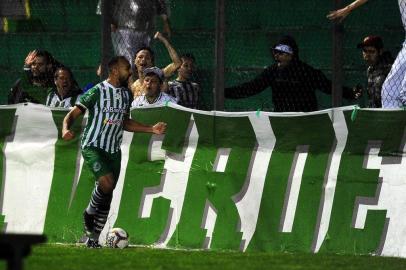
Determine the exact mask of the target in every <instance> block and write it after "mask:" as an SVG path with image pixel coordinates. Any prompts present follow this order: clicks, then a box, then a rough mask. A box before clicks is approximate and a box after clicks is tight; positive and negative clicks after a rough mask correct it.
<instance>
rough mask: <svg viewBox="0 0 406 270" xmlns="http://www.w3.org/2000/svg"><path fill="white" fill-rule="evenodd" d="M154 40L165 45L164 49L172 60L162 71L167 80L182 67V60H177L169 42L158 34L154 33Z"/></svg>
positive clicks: (177, 56)
mask: <svg viewBox="0 0 406 270" xmlns="http://www.w3.org/2000/svg"><path fill="white" fill-rule="evenodd" d="M154 38H155V39H158V40H160V41H161V42H162V43H163V44H164V45H165V47H166V49H167V50H168V53H169V57H170V58H171V60H172V63H170V64H169V65H167V66H166V67H165V68H164V69H163V70H162V71H163V72H164V75H165V78H169V77H170V76H172V75H173V74H174V73H175V71H176V70H177V69H178V68H179V67H180V66H181V65H182V60H181V59H180V58H179V55H178V53H177V52H176V50H175V48H173V47H172V45H171V44H170V43H169V41H168V40H167V39H166V38H165V37H164V36H163V35H162V34H161V33H160V32H156V34H155V36H154Z"/></svg>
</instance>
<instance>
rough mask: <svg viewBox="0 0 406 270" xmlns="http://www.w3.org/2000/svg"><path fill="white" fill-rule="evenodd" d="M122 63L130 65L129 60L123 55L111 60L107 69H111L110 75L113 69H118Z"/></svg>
mask: <svg viewBox="0 0 406 270" xmlns="http://www.w3.org/2000/svg"><path fill="white" fill-rule="evenodd" d="M121 61H123V62H127V63H129V62H128V60H127V58H125V57H124V56H122V55H119V56H114V57H113V58H111V59H110V61H109V63H108V64H107V67H108V69H109V73H111V71H112V70H113V68H114V67H116V66H117V65H118V63H120V62H121Z"/></svg>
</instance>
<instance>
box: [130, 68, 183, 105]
mask: <svg viewBox="0 0 406 270" xmlns="http://www.w3.org/2000/svg"><path fill="white" fill-rule="evenodd" d="M163 81H164V73H163V71H162V70H161V69H160V68H157V67H150V68H146V69H144V80H143V84H142V87H143V88H142V89H143V92H145V94H143V95H141V96H138V97H136V98H135V99H134V101H133V103H132V104H131V106H132V107H144V106H148V105H163V104H165V103H166V102H172V103H176V100H175V99H174V98H173V97H172V96H170V95H168V94H166V93H164V92H162V91H161V87H162V84H163Z"/></svg>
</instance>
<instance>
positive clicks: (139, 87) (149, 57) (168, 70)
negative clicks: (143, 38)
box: [130, 32, 182, 98]
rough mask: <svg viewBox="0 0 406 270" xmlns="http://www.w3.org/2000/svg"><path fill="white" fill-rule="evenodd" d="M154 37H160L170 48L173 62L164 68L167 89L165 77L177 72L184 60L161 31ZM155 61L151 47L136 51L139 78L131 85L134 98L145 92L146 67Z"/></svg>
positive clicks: (164, 84) (169, 51)
mask: <svg viewBox="0 0 406 270" xmlns="http://www.w3.org/2000/svg"><path fill="white" fill-rule="evenodd" d="M154 38H155V39H159V40H160V41H161V42H162V43H163V44H164V45H165V47H166V49H167V50H168V53H169V56H170V58H171V59H172V63H170V64H169V65H167V66H166V67H165V68H164V69H163V74H164V82H163V84H162V87H163V89H162V90H166V89H167V85H166V82H165V79H166V78H169V77H171V76H172V75H173V74H174V73H175V71H176V70H177V69H178V68H179V67H180V65H181V64H182V60H181V59H180V58H179V56H178V54H177V52H176V51H175V49H174V48H173V47H172V45H171V44H170V43H169V41H168V40H167V39H166V38H165V37H164V36H163V35H162V34H161V33H159V32H157V33H156V34H155V36H154ZM154 61H155V59H154V52H153V51H152V49H151V48H149V47H144V48H141V49H140V50H139V51H138V52H137V53H136V56H135V66H136V69H137V74H138V79H137V80H136V81H135V82H134V83H132V85H131V87H130V88H131V92H132V93H133V95H134V98H135V97H137V96H140V95H142V94H144V92H143V80H144V69H146V68H149V67H152V66H154V65H155V63H154Z"/></svg>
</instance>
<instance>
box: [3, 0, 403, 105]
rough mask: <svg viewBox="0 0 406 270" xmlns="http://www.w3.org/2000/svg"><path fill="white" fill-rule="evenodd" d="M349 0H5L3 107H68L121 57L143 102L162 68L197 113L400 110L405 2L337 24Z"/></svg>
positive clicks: (379, 0)
mask: <svg viewBox="0 0 406 270" xmlns="http://www.w3.org/2000/svg"><path fill="white" fill-rule="evenodd" d="M341 2H342V1H334V0H331V1H321V2H320V1H317V0H306V1H297V0H284V1H282V0H272V1H269V0H250V1H243V0H204V1H202V0H170V1H169V0H153V1H152V0H151V1H144V0H115V1H113V0H110V1H108V0H103V1H98V0H88V1H79V0H54V1H49V0H48V1H40V0H31V1H22V0H18V1H2V2H1V3H2V4H1V5H0V16H1V17H2V20H1V27H2V33H1V34H0V41H1V44H2V48H3V49H2V50H1V52H0V60H1V61H0V69H1V73H2V76H1V78H0V87H1V88H0V103H1V104H6V103H17V102H26V101H31V102H37V103H44V104H47V105H50V106H65V107H69V106H71V105H72V104H74V102H75V100H76V98H77V96H78V95H80V92H84V91H86V90H88V89H89V88H91V87H92V86H94V85H95V84H96V83H97V82H98V81H100V80H101V79H104V78H106V74H107V63H108V61H109V59H110V58H111V57H113V56H114V55H124V56H126V58H127V59H128V60H129V62H130V64H131V68H132V76H131V78H130V83H129V85H128V87H129V88H130V90H131V92H132V93H133V95H134V97H135V98H137V97H138V96H148V95H150V93H148V92H147V91H146V90H145V86H144V76H145V74H144V73H145V72H144V69H145V68H151V67H154V66H157V67H159V68H161V69H162V71H163V74H162V75H163V81H164V82H163V84H162V86H160V88H161V90H162V91H163V92H164V93H165V94H168V95H169V96H172V98H173V99H174V100H176V101H177V102H178V103H179V104H181V105H183V106H186V107H191V108H198V109H203V110H212V109H220V110H222V109H224V110H227V111H249V110H251V111H252V110H258V109H259V110H264V111H276V112H284V111H314V110H318V109H324V108H329V107H331V106H332V105H334V106H341V105H348V104H358V105H359V106H361V107H372V108H379V107H382V105H383V106H384V107H386V108H398V107H402V106H403V105H405V104H406V93H405V92H403V91H402V89H403V88H404V87H405V86H404V85H405V84H406V80H404V74H405V69H406V63H405V61H406V59H404V57H405V56H406V55H404V52H403V51H402V50H401V48H402V42H403V40H404V30H403V27H402V24H401V18H402V19H403V20H405V19H404V18H403V16H406V15H404V13H406V11H404V10H403V8H404V7H403V6H402V5H403V4H400V6H398V5H397V2H396V1H384V0H373V1H372V0H371V1H369V2H368V3H367V4H366V5H364V6H363V7H359V8H358V9H357V10H354V11H353V13H354V14H352V15H351V16H348V18H346V20H345V21H344V22H343V23H334V22H332V21H330V20H328V19H327V18H326V15H327V14H328V13H329V11H331V10H334V9H335V8H338V7H340V6H341V7H344V6H345V5H346V4H349V3H351V2H346V3H341ZM337 4H338V6H337ZM399 10H400V14H401V15H400V16H399ZM49 14H51V15H49ZM38 56H39V57H38ZM396 56H397V58H396ZM41 57H42V59H41ZM395 58H396V60H395ZM38 87H41V88H42V89H43V91H42V92H40V93H39V94H38V93H37V92H38ZM10 88H13V91H12V92H11V94H10ZM68 88H69V89H68ZM64 91H65V92H66V93H64ZM66 98H69V100H65V99H66ZM156 98H157V97H155V99H156ZM151 101H153V100H152V99H151Z"/></svg>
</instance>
